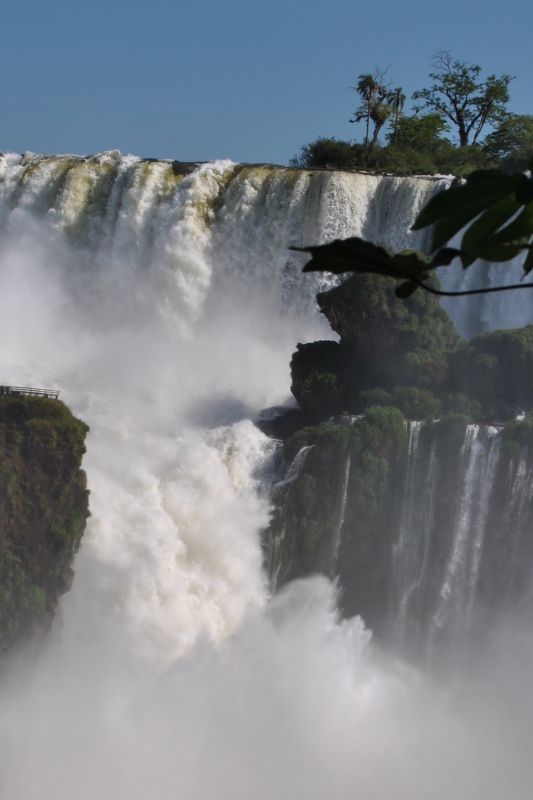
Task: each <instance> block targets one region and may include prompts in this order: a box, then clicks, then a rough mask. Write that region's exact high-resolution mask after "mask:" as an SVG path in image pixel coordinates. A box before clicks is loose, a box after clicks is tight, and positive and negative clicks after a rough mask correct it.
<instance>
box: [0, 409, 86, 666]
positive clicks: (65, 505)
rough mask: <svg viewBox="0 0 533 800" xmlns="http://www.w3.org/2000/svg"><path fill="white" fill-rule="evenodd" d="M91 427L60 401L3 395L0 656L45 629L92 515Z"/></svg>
mask: <svg viewBox="0 0 533 800" xmlns="http://www.w3.org/2000/svg"><path fill="white" fill-rule="evenodd" d="M87 431H88V428H87V426H86V425H85V424H84V423H83V422H81V421H80V420H78V419H76V418H75V417H74V416H73V415H72V414H71V413H70V411H69V410H68V408H67V407H66V406H65V405H64V404H63V403H61V402H60V401H58V400H48V399H44V398H36V397H10V396H2V397H0V653H3V652H5V651H6V650H8V649H9V648H10V647H12V646H13V644H14V643H15V642H17V641H19V640H20V639H21V638H22V637H23V636H25V635H29V634H32V633H36V632H43V631H45V630H46V629H47V627H48V626H49V624H50V621H51V619H52V616H53V613H54V610H55V607H56V604H57V599H58V596H59V595H60V594H61V593H63V592H65V591H66V590H67V589H69V588H70V585H71V581H72V575H73V572H72V559H73V556H74V554H75V552H76V551H77V549H78V547H79V543H80V539H81V537H82V534H83V532H84V530H85V524H86V520H87V516H88V492H87V487H86V478H85V473H84V472H83V471H82V470H81V469H80V464H81V459H82V456H83V453H84V452H85V447H84V441H85V436H86V434H87Z"/></svg>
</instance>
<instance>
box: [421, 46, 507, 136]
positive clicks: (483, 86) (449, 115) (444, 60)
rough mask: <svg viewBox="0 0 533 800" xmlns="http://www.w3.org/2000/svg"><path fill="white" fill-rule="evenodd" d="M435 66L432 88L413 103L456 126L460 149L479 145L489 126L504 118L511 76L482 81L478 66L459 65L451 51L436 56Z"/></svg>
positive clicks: (425, 90)
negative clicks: (479, 140) (484, 130)
mask: <svg viewBox="0 0 533 800" xmlns="http://www.w3.org/2000/svg"><path fill="white" fill-rule="evenodd" d="M433 66H434V69H435V71H434V72H430V73H429V77H430V78H431V80H432V81H433V83H432V85H431V86H429V87H428V88H426V89H421V90H419V91H417V92H415V93H414V95H413V99H414V100H417V101H418V108H419V109H424V108H425V109H428V110H429V111H430V112H432V113H434V114H439V115H440V116H442V117H443V118H444V119H446V120H449V121H450V122H451V123H452V125H454V126H455V128H456V129H457V135H458V138H459V145H460V147H466V145H469V144H476V143H477V141H478V139H479V137H480V135H481V133H482V131H483V129H484V128H485V126H486V125H488V124H494V123H499V122H501V120H502V119H504V118H505V106H506V104H507V103H508V102H509V83H510V82H511V80H512V76H511V75H501V76H500V77H499V78H497V77H496V75H489V77H488V78H487V79H486V80H484V81H482V80H480V77H479V76H480V73H481V67H480V66H479V65H478V64H466V63H465V62H464V61H457V60H456V59H454V58H453V56H452V54H451V53H450V52H449V51H448V50H443V51H441V52H439V53H437V54H436V55H435V57H434V58H433Z"/></svg>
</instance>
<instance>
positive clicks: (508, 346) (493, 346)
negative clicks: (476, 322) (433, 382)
mask: <svg viewBox="0 0 533 800" xmlns="http://www.w3.org/2000/svg"><path fill="white" fill-rule="evenodd" d="M449 365H450V367H449V369H450V379H449V382H450V387H451V388H452V389H454V390H456V391H459V392H462V393H463V394H464V395H467V396H468V397H470V398H473V399H474V400H476V401H477V402H478V403H479V404H480V406H481V407H482V410H483V415H484V417H485V418H486V419H488V420H497V419H500V420H505V419H509V418H511V417H513V416H515V415H516V414H517V413H519V412H520V411H524V410H530V409H533V325H526V327H524V328H518V329H515V330H506V331H493V332H492V333H484V334H481V335H480V336H476V337H474V338H473V339H472V340H471V341H469V342H464V343H463V344H462V345H461V346H460V347H458V348H457V349H456V350H455V351H454V352H452V353H451V354H450V356H449Z"/></svg>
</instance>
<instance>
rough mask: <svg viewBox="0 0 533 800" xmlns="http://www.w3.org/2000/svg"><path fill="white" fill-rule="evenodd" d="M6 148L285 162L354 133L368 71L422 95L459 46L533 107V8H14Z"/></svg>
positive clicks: (172, 0) (0, 56)
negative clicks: (435, 68)
mask: <svg viewBox="0 0 533 800" xmlns="http://www.w3.org/2000/svg"><path fill="white" fill-rule="evenodd" d="M1 8H2V14H1V18H0V19H1V26H2V37H1V45H0V97H1V107H2V114H1V120H0V149H2V150H13V151H18V152H20V151H24V150H33V151H35V152H43V153H53V152H55V153H61V152H70V153H94V152H99V151H102V150H109V149H113V148H118V149H120V150H122V152H124V153H127V152H131V153H137V154H139V155H143V156H147V157H150V156H151V157H170V158H178V159H180V160H183V161H193V160H208V159H212V158H232V159H234V160H237V161H268V162H274V163H286V161H287V160H288V159H289V158H290V157H291V156H292V155H294V153H296V152H297V151H298V149H299V148H300V146H301V145H303V144H305V143H306V142H309V141H311V140H312V139H314V138H316V137H317V136H337V137H339V138H351V137H353V136H354V134H355V133H356V131H355V129H354V126H353V125H351V124H350V123H349V122H348V119H349V116H350V114H351V112H352V111H353V108H354V107H355V105H356V102H357V98H356V95H355V93H354V92H353V91H351V90H350V89H349V87H350V86H351V85H353V84H354V83H355V82H356V80H357V76H358V75H359V74H360V73H362V72H372V71H373V69H374V68H375V67H376V66H378V65H379V66H381V67H389V72H388V75H389V76H390V79H391V81H392V83H393V85H394V86H397V85H400V86H403V87H404V91H405V92H406V94H408V95H410V94H411V93H412V92H413V91H414V90H415V89H417V88H422V87H423V86H424V84H425V83H427V74H428V71H429V69H430V60H431V55H432V54H433V53H434V52H435V51H436V50H451V51H453V54H454V55H455V56H456V57H457V58H459V59H461V60H465V61H468V62H470V63H479V64H480V65H481V66H482V67H484V69H485V70H486V72H487V73H489V72H493V73H496V74H500V73H503V72H508V73H511V74H513V75H516V80H515V81H513V83H512V84H511V95H512V101H511V104H510V109H511V110H512V111H515V112H517V113H533V97H532V95H533V92H532V89H531V83H532V81H531V72H532V60H533V51H532V48H531V31H532V30H533V3H531V2H528V0H506V1H505V2H501V1H500V2H498V3H496V2H495V0H482V1H481V0H475V1H474V0H442V2H434V0H403V2H399V1H398V0H381V2H372V0H370V2H364V3H363V2H360V1H356V0H305V2H304V0H285V2H281V0H262V1H261V2H254V0H226V2H220V0H219V1H218V2H217V1H216V0H195V1H193V0H151V2H147V0H143V2H140V0H92V2H90V3H86V2H80V0H4V2H3V3H2V6H1Z"/></svg>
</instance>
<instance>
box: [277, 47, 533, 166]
mask: <svg viewBox="0 0 533 800" xmlns="http://www.w3.org/2000/svg"><path fill="white" fill-rule="evenodd" d="M433 67H434V69H433V71H432V72H430V75H429V77H430V81H431V84H430V86H429V87H427V88H423V89H419V90H418V91H416V92H414V94H413V96H412V97H413V100H414V101H415V108H414V113H413V114H405V113H404V105H405V101H406V96H405V94H404V92H403V89H402V87H396V88H391V87H390V85H389V84H388V83H387V82H386V81H385V72H384V71H383V70H379V69H376V70H375V71H374V73H372V74H369V73H365V74H361V75H359V77H358V80H357V84H356V85H355V86H354V87H353V88H354V89H355V91H356V92H357V93H358V95H359V97H360V100H361V104H360V106H359V107H358V108H357V109H356V110H355V112H354V114H353V116H352V117H351V118H350V122H354V123H359V122H364V123H365V134H364V138H363V141H362V143H358V142H355V143H354V142H348V141H343V140H339V139H336V138H335V137H331V138H328V137H319V138H318V139H316V140H315V141H313V142H311V143H309V144H307V145H305V146H304V147H302V149H301V151H300V153H299V154H298V155H296V156H294V158H293V159H292V161H291V164H292V165H293V166H300V167H307V168H316V167H322V168H334V169H342V170H370V171H372V172H388V173H393V174H395V175H420V174H433V175H434V174H452V175H457V176H462V175H468V174H469V173H470V172H472V171H474V170H478V169H486V168H493V167H501V168H503V169H506V170H514V169H521V170H523V169H525V168H526V165H527V163H528V161H529V159H530V158H531V157H532V156H533V117H531V116H529V115H521V114H511V113H509V112H507V110H506V105H507V103H508V101H509V84H510V82H511V80H512V78H511V76H510V75H500V76H496V75H489V76H488V77H487V78H486V79H482V78H481V67H480V66H479V65H478V64H467V63H466V62H464V61H459V60H457V59H455V58H453V56H452V54H451V53H450V52H448V51H442V52H440V53H437V54H436V55H435V57H434V59H433ZM387 126H388V129H387ZM385 130H387V133H386V135H385V137H384V139H385V143H384V144H383V142H380V135H381V134H382V133H383V132H384V131H385ZM487 131H488V134H487ZM485 134H487V135H485ZM483 135H485V139H482V136H483ZM454 139H455V140H456V141H455V140H454Z"/></svg>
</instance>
